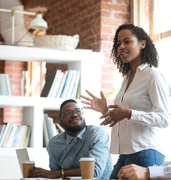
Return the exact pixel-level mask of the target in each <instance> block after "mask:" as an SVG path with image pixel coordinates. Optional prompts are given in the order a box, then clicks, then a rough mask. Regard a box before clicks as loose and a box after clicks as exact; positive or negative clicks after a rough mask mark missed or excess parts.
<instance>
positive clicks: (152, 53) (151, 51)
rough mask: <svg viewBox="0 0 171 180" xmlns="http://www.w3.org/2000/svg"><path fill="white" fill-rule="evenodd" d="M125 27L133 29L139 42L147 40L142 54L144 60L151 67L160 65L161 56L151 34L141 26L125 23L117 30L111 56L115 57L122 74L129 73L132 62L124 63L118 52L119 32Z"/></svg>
mask: <svg viewBox="0 0 171 180" xmlns="http://www.w3.org/2000/svg"><path fill="white" fill-rule="evenodd" d="M124 29H129V30H131V32H132V34H133V35H135V36H136V37H137V39H138V41H139V42H141V41H142V40H145V41H146V46H145V48H144V49H142V54H141V58H142V62H143V63H145V62H146V63H148V64H149V66H150V67H151V66H154V67H158V61H159V56H158V53H157V50H156V48H155V46H154V44H153V42H152V40H151V38H150V36H149V35H148V34H147V33H146V32H145V31H144V30H143V29H142V28H141V27H138V26H134V25H133V24H123V25H121V26H119V27H118V29H117V30H116V34H115V37H114V42H113V48H112V52H111V58H112V59H113V62H114V64H116V65H117V68H118V69H119V72H121V73H122V75H123V76H124V75H128V72H129V70H130V69H131V67H130V63H123V61H122V59H121V58H120V56H119V53H118V46H117V41H118V33H119V32H120V31H121V30H124Z"/></svg>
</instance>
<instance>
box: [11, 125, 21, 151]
mask: <svg viewBox="0 0 171 180" xmlns="http://www.w3.org/2000/svg"><path fill="white" fill-rule="evenodd" d="M20 130H21V126H18V128H17V131H16V133H15V136H14V139H13V141H12V144H11V147H16V146H15V145H16V141H17V139H18V136H19V132H20Z"/></svg>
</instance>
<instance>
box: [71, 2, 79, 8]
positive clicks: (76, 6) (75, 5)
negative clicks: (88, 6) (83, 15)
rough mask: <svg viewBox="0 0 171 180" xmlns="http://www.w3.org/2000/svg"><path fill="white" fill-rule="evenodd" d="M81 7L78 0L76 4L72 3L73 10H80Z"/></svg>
mask: <svg viewBox="0 0 171 180" xmlns="http://www.w3.org/2000/svg"><path fill="white" fill-rule="evenodd" d="M79 6H80V1H79V0H77V1H76V2H74V3H72V5H71V8H72V9H75V8H78V7H79Z"/></svg>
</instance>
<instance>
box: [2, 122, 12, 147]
mask: <svg viewBox="0 0 171 180" xmlns="http://www.w3.org/2000/svg"><path fill="white" fill-rule="evenodd" d="M10 126H11V123H7V125H6V128H5V131H4V133H3V135H2V138H1V142H0V147H1V146H2V145H3V143H4V140H5V138H6V135H7V133H8V131H9V128H10Z"/></svg>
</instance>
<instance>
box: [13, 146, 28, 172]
mask: <svg viewBox="0 0 171 180" xmlns="http://www.w3.org/2000/svg"><path fill="white" fill-rule="evenodd" d="M16 153H17V158H18V163H19V166H20V170H21V174H22V175H23V168H22V162H23V161H30V159H29V155H28V152H27V149H26V148H22V149H16Z"/></svg>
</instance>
